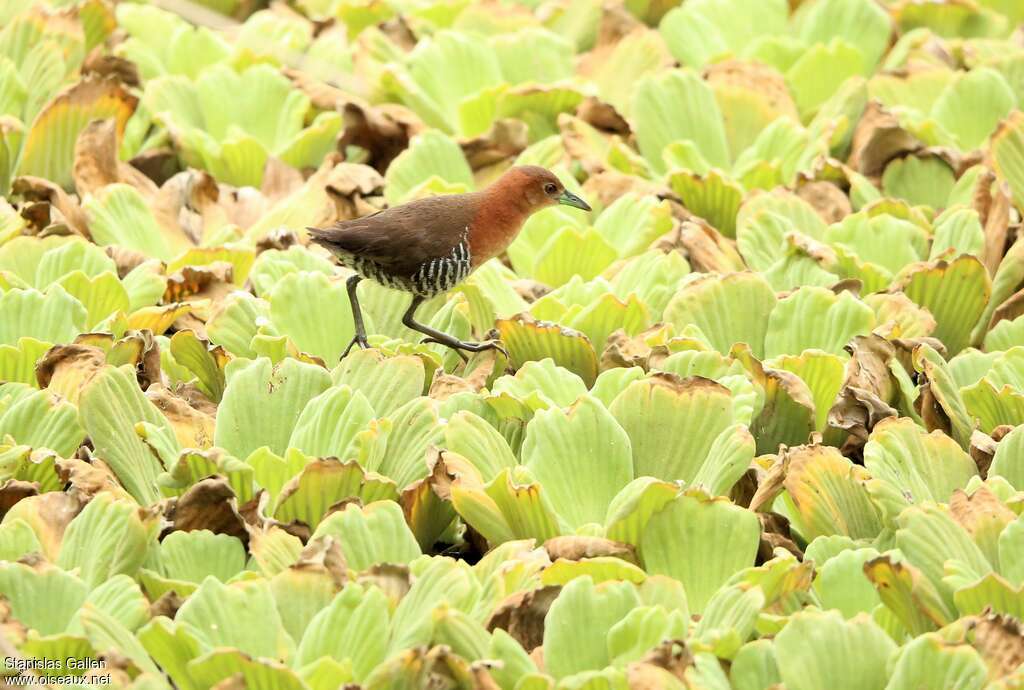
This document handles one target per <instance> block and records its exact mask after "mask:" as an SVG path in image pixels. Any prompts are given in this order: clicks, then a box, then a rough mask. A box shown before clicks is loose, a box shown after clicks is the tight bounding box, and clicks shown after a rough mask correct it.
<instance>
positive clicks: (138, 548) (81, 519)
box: [57, 492, 157, 587]
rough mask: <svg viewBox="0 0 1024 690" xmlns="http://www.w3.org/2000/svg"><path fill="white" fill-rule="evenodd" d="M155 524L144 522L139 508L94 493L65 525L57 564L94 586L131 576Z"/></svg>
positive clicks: (143, 555) (140, 559) (148, 520)
mask: <svg viewBox="0 0 1024 690" xmlns="http://www.w3.org/2000/svg"><path fill="white" fill-rule="evenodd" d="M156 528H157V524H156V522H155V520H152V519H150V518H147V519H143V517H142V516H140V514H139V510H138V506H136V505H134V504H132V503H131V502H129V501H125V500H116V499H115V498H114V496H113V494H111V493H109V492H103V493H100V494H97V495H96V496H95V497H94V498H93V499H92V500H91V501H90V502H89V504H88V505H86V507H85V508H84V509H83V510H82V512H81V513H79V514H78V515H77V516H76V517H75V519H74V520H72V521H71V523H70V524H69V525H68V527H67V530H66V531H65V532H64V540H63V542H62V543H61V548H60V555H59V556H58V558H57V565H59V566H60V567H62V568H64V569H65V570H71V569H72V568H78V569H79V573H80V574H81V577H82V579H83V581H84V582H85V583H86V584H87V585H89V586H90V587H96V586H97V585H99V584H101V583H103V582H104V581H106V580H107V579H109V578H111V577H113V576H114V575H117V574H120V573H124V574H127V575H134V574H135V571H136V570H137V569H138V567H139V566H140V565H141V564H142V563H143V561H144V560H145V558H146V554H147V551H148V550H149V548H150V547H151V544H152V543H153V542H154V541H155V538H156Z"/></svg>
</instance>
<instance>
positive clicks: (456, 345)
mask: <svg viewBox="0 0 1024 690" xmlns="http://www.w3.org/2000/svg"><path fill="white" fill-rule="evenodd" d="M421 304H423V297H421V296H419V295H416V296H414V297H413V298H412V304H410V305H409V308H408V309H406V311H405V315H404V316H403V317H402V323H403V324H404V325H405V326H406V328H411V329H412V330H414V331H417V332H419V333H422V334H423V335H425V336H427V337H426V339H425V340H424V341H423V342H425V343H427V342H432V343H437V344H438V345H444V346H445V347H450V348H452V349H453V350H455V352H456V353H458V355H459V357H461V358H462V360H463V361H467V360H466V356H465V355H464V354H462V352H461V350H465V351H466V352H483V351H484V350H498V351H499V352H501V353H503V354H504V355H505V356H506V357H508V353H507V352H505V348H504V347H502V345H501V343H500V342H498V341H496V340H488V341H485V342H482V343H469V342H465V341H463V340H459V339H458V338H455V337H454V336H451V335H448V334H447V333H442V332H441V331H439V330H437V329H434V328H431V327H430V326H427V325H425V324H422V323H420V322H419V321H417V320H416V318H415V314H416V309H417V308H418V307H419V306H420V305H421Z"/></svg>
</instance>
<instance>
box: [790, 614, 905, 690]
mask: <svg viewBox="0 0 1024 690" xmlns="http://www.w3.org/2000/svg"><path fill="white" fill-rule="evenodd" d="M895 650H896V645H895V644H894V643H893V641H892V639H890V638H889V636H888V635H886V634H885V632H883V631H882V629H881V628H879V627H878V626H877V625H876V624H875V623H874V621H872V620H871V618H869V617H868V616H866V615H859V616H856V617H854V618H853V619H851V620H849V621H847V620H844V619H843V617H842V616H841V615H839V614H838V613H837V612H835V611H829V612H825V613H822V612H819V611H802V612H800V613H797V614H795V615H794V616H792V617H791V618H790V620H789V622H788V623H787V624H786V627H785V628H783V629H782V632H780V633H779V634H778V635H776V637H775V654H776V663H777V664H778V667H779V675H780V676H781V678H782V681H783V682H784V683H785V684H786V687H787V688H790V689H791V690H811V689H812V688H824V687H828V688H836V690H884V688H885V687H886V681H887V680H888V674H887V672H886V661H887V659H888V657H889V655H890V654H891V653H892V652H893V651H895Z"/></svg>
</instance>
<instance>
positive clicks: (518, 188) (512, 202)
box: [308, 165, 590, 357]
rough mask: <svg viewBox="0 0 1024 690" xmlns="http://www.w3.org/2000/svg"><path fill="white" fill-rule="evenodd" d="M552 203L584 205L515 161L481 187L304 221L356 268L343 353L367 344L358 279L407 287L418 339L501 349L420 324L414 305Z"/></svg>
mask: <svg viewBox="0 0 1024 690" xmlns="http://www.w3.org/2000/svg"><path fill="white" fill-rule="evenodd" d="M555 204H565V205H566V206H573V207H575V208H578V209H582V210H584V211H589V210H590V206H588V205H587V202H585V201H583V199H581V198H579V197H578V196H576V195H575V194H573V193H572V192H570V191H569V190H567V189H566V188H565V185H563V184H562V183H561V181H559V179H558V178H557V177H556V176H555V175H554V173H552V172H550V171H549V170H545V169H544V168H541V167H539V166H536V165H522V166H517V167H514V168H511V169H509V170H508V171H507V172H506V173H505V174H503V175H502V176H501V177H500V178H498V180H497V181H496V182H494V183H493V184H492V185H491V186H489V187H488V188H487V189H484V190H483V191H480V192H470V193H468V194H450V195H447V196H435V197H429V198H426V199H418V200H416V201H410V202H409V203H407V204H402V205H400V206H393V207H391V208H388V209H385V210H383V211H378V212H376V213H373V214H370V215H368V216H364V217H362V218H355V219H353V220H345V221H341V222H338V223H335V224H334V225H332V226H331V227H329V228H326V229H319V228H308V230H309V235H310V238H311V239H312V240H313V241H314V242H316V243H317V244H320V245H321V246H323V247H326V248H327V249H328V250H330V252H331V253H332V254H334V255H335V256H336V257H338V261H339V262H340V263H341V264H342V265H343V266H346V267H348V268H350V269H352V270H354V271H355V275H353V276H352V277H351V278H349V279H348V282H347V284H346V287H347V289H348V298H349V302H350V303H351V305H352V319H353V321H354V322H355V331H356V333H355V337H354V338H352V342H350V343H349V345H348V347H347V348H346V349H345V353H344V354H343V355H342V357H344V356H345V355H347V354H348V353H349V351H350V350H351V349H352V347H353V346H354V345H357V344H358V345H359V346H360V347H363V348H366V347H369V344H368V343H367V342H366V328H365V327H364V325H363V315H362V312H361V311H360V309H359V298H358V297H357V296H356V286H357V285H358V284H359V281H361V280H362V279H363V278H369V279H370V280H373V281H375V282H377V283H380V284H381V285H383V286H385V287H389V288H393V289H395V290H401V291H403V292H408V293H411V294H412V303H411V304H410V305H409V308H408V309H407V310H406V312H405V315H404V316H403V317H402V323H403V324H405V325H406V326H407V327H408V328H411V329H412V330H414V331H418V332H420V333H422V334H424V335H425V336H427V337H426V338H425V339H424V342H435V343H440V344H441V345H445V346H447V347H450V348H454V349H455V350H456V351H458V350H466V351H468V352H480V351H482V350H487V349H492V348H497V349H501V348H500V345H499V344H498V343H497V342H496V341H493V340H489V341H484V342H479V343H475V342H464V341H461V340H459V339H457V338H455V337H453V336H451V335H449V334H447V333H442V332H441V331H438V330H436V329H433V328H431V327H430V326H427V325H424V324H422V323H419V322H418V321H416V318H415V315H416V309H417V307H419V306H420V304H422V303H423V301H424V300H426V299H429V298H431V297H433V296H434V295H437V294H440V293H442V292H448V291H449V290H451V289H452V288H454V287H455V286H456V285H458V284H459V283H461V282H462V281H464V280H465V279H466V278H467V277H469V275H470V274H471V273H472V272H473V271H475V270H476V269H477V268H479V267H480V265H481V264H483V263H484V262H485V261H487V260H488V259H492V258H494V257H496V256H498V255H499V254H501V253H502V252H503V251H505V249H506V248H507V247H508V246H509V245H510V244H511V243H512V240H514V239H515V238H516V235H518V234H519V230H520V229H521V228H522V227H523V223H524V222H526V219H527V218H529V217H530V215H532V214H533V213H535V212H537V211H539V210H541V209H542V208H546V207H548V206H553V205H555Z"/></svg>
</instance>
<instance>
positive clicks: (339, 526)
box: [310, 501, 420, 571]
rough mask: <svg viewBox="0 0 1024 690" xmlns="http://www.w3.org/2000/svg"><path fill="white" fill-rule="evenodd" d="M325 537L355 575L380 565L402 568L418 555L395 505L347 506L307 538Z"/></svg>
mask: <svg viewBox="0 0 1024 690" xmlns="http://www.w3.org/2000/svg"><path fill="white" fill-rule="evenodd" d="M328 535H330V536H331V537H334V539H335V540H337V541H338V543H339V544H341V550H342V552H343V553H344V554H345V562H346V564H347V565H348V567H349V568H351V569H353V570H356V571H363V570H366V569H368V568H370V567H371V566H374V565H378V564H381V563H395V564H400V565H405V564H407V563H409V562H410V561H412V560H413V559H415V558H417V557H418V556H419V555H420V547H419V545H418V544H417V543H416V537H414V536H413V534H412V532H411V531H410V530H409V527H408V526H407V525H406V524H405V516H404V515H403V514H402V508H401V507H400V506H399V505H398V504H397V503H395V502H394V501H376V502H373V503H369V504H368V505H366V506H364V507H362V508H360V507H359V506H357V505H355V504H352V503H349V504H348V505H347V506H345V509H344V510H340V511H338V512H336V513H332V514H331V515H330V516H329V517H327V518H326V519H325V520H323V521H322V522H321V523H320V524H319V526H318V527H317V528H316V531H315V532H314V533H313V536H312V537H310V538H311V539H316V538H318V537H323V536H328Z"/></svg>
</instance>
